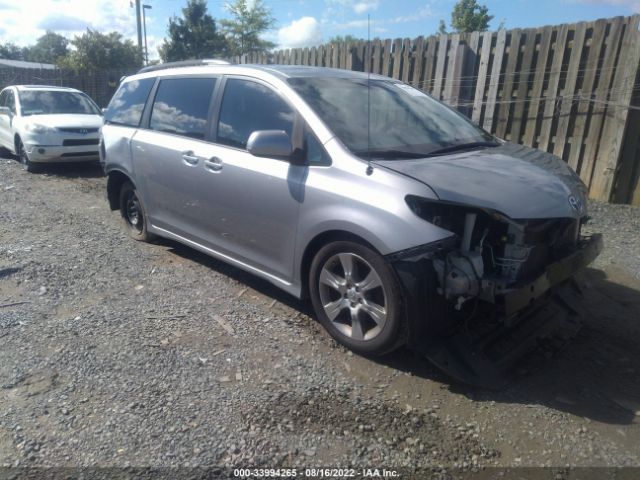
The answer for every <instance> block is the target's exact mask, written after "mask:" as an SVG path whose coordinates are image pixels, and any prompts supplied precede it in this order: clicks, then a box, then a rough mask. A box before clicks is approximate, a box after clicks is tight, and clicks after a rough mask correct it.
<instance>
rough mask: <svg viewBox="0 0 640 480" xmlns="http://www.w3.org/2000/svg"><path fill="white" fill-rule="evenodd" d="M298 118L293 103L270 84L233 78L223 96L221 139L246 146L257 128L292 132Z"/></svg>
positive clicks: (220, 123)
mask: <svg viewBox="0 0 640 480" xmlns="http://www.w3.org/2000/svg"><path fill="white" fill-rule="evenodd" d="M294 118H295V114H294V111H293V110H292V109H291V107H289V105H287V103H286V102H285V101H284V100H283V99H282V98H280V96H279V95H278V94H277V93H276V92H274V91H273V90H271V89H270V88H267V87H265V86H264V85H262V84H259V83H256V82H252V81H248V80H239V79H236V78H231V79H229V80H227V83H226V85H225V88H224V96H223V97H222V105H221V107H220V119H219V122H218V143H222V144H224V145H229V146H232V147H238V148H245V147H246V146H247V140H249V136H250V135H251V134H252V133H253V132H254V131H256V130H284V131H285V132H287V133H288V134H289V136H291V132H292V130H293V121H294Z"/></svg>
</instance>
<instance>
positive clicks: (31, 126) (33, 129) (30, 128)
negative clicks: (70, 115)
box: [24, 123, 56, 135]
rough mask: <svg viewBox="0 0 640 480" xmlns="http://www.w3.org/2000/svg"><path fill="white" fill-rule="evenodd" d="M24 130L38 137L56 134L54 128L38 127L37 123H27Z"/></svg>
mask: <svg viewBox="0 0 640 480" xmlns="http://www.w3.org/2000/svg"><path fill="white" fill-rule="evenodd" d="M24 128H25V130H26V131H27V132H30V133H37V134H38V135H43V134H46V133H55V132H56V130H55V128H51V127H47V126H46V125H40V124H39V123H28V124H27V125H25V127H24Z"/></svg>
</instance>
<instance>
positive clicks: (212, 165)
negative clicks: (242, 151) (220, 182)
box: [204, 157, 222, 172]
mask: <svg viewBox="0 0 640 480" xmlns="http://www.w3.org/2000/svg"><path fill="white" fill-rule="evenodd" d="M204 168H206V169H207V170H209V171H210V172H219V171H220V170H222V160H220V159H219V158H218V157H211V158H209V159H207V160H205V161H204Z"/></svg>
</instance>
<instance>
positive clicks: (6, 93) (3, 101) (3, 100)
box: [0, 90, 9, 107]
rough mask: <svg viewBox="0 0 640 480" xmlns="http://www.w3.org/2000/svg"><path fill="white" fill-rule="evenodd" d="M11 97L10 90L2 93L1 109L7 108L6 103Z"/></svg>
mask: <svg viewBox="0 0 640 480" xmlns="http://www.w3.org/2000/svg"><path fill="white" fill-rule="evenodd" d="M8 95H9V90H3V91H2V92H0V107H6V105H5V102H6V101H7V96H8Z"/></svg>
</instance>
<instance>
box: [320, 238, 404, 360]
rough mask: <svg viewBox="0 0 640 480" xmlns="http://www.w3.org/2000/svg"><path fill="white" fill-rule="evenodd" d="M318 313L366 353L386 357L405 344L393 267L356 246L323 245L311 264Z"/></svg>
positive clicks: (343, 341)
mask: <svg viewBox="0 0 640 480" xmlns="http://www.w3.org/2000/svg"><path fill="white" fill-rule="evenodd" d="M309 286H310V296H311V301H312V304H313V307H314V310H315V313H316V315H317V317H318V319H319V320H320V322H321V323H322V324H323V326H324V327H325V328H326V329H327V331H328V332H329V333H330V334H331V336H332V337H333V338H335V339H336V340H337V341H338V342H340V343H341V344H343V345H344V346H346V347H347V348H349V349H351V350H353V351H355V352H358V353H361V354H364V355H371V356H376V355H382V354H384V353H387V352H389V351H391V350H393V349H395V348H396V347H398V346H400V345H401V344H402V343H403V342H404V338H403V334H404V330H405V328H404V325H403V323H404V320H403V316H402V296H401V294H400V287H399V285H398V281H397V280H396V278H395V275H394V274H393V271H392V270H391V267H390V266H389V265H388V264H387V263H386V262H385V260H384V259H383V258H382V257H381V256H380V255H379V254H378V253H376V252H374V251H373V250H371V249H370V248H368V247H365V246H363V245H360V244H358V243H354V242H346V241H341V242H334V243H330V244H328V245H326V246H325V247H323V248H322V249H321V250H320V251H319V252H318V253H317V255H316V256H315V258H314V260H313V262H312V264H311V272H310V279H309Z"/></svg>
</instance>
